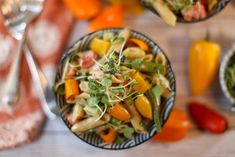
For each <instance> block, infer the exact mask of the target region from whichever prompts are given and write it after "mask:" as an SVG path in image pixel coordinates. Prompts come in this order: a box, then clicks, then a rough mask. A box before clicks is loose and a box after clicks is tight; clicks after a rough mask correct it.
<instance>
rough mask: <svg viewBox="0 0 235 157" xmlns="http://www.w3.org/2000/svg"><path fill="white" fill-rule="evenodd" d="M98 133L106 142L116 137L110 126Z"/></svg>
mask: <svg viewBox="0 0 235 157" xmlns="http://www.w3.org/2000/svg"><path fill="white" fill-rule="evenodd" d="M99 135H100V137H101V138H102V139H103V140H104V141H105V142H106V143H108V144H112V143H113V142H114V141H115V139H116V137H117V133H116V131H115V130H114V129H112V128H109V129H108V130H104V131H101V132H99Z"/></svg>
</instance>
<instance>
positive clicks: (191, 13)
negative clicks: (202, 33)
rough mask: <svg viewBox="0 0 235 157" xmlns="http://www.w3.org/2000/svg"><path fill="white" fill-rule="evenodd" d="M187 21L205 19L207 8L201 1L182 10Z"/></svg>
mask: <svg viewBox="0 0 235 157" xmlns="http://www.w3.org/2000/svg"><path fill="white" fill-rule="evenodd" d="M181 13H182V15H183V18H184V20H185V21H192V20H195V19H196V20H197V19H203V18H205V17H206V9H205V7H204V6H203V5H202V4H201V3H199V2H198V3H196V4H195V5H191V6H189V7H187V8H184V9H183V10H182V11H181Z"/></svg>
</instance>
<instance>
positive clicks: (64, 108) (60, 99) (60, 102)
mask: <svg viewBox="0 0 235 157" xmlns="http://www.w3.org/2000/svg"><path fill="white" fill-rule="evenodd" d="M121 30H122V28H110V29H104V30H100V31H96V32H94V33H91V34H88V35H86V36H84V37H82V38H81V39H80V40H78V41H77V42H76V43H75V44H74V45H73V46H72V47H71V48H69V50H68V51H67V52H66V53H65V54H64V55H63V56H62V59H61V62H60V64H59V66H58V71H57V75H56V80H55V82H57V81H59V80H60V78H61V75H62V70H63V66H64V61H65V59H66V58H67V57H68V56H69V55H70V54H71V53H73V52H80V51H84V50H87V49H88V46H89V43H90V41H91V40H92V39H93V38H94V37H97V36H101V35H102V34H103V33H104V32H114V33H119V32H120V31H121ZM131 33H132V36H133V37H135V38H138V39H141V40H143V41H145V42H146V43H147V44H148V45H149V47H150V48H151V49H152V53H153V54H156V53H159V52H163V51H162V49H161V48H160V47H159V46H158V45H157V44H156V43H155V42H154V41H153V40H151V39H149V38H148V37H146V36H145V35H143V34H141V33H138V32H136V31H131ZM165 57H166V58H167V56H166V55H165ZM167 62H168V68H167V75H166V77H167V78H168V80H169V81H170V86H171V88H172V90H173V92H174V94H173V95H172V96H171V97H169V98H168V99H167V100H166V101H165V102H163V103H162V104H161V105H162V106H161V110H160V118H161V122H162V126H163V125H164V124H165V122H166V121H167V119H168V117H169V115H170V113H171V110H172V108H173V105H174V101H175V93H176V82H175V75H174V72H173V70H172V67H171V64H170V62H169V60H168V58H167ZM56 101H57V106H58V108H59V111H60V113H61V116H62V119H63V121H64V122H65V124H66V125H67V127H68V128H69V129H71V126H70V124H69V123H68V122H67V120H66V118H65V115H66V114H67V113H68V112H69V111H70V110H71V105H66V102H65V98H64V96H61V95H59V94H56ZM156 132H157V130H156V127H155V125H154V124H153V125H152V126H151V127H150V128H149V130H148V133H147V134H137V135H136V136H135V137H134V138H133V139H130V140H128V141H126V142H124V143H122V144H112V145H110V144H106V143H104V142H103V141H102V140H101V138H100V137H99V136H98V135H96V134H94V133H84V134H76V133H74V134H75V135H76V136H77V137H79V138H80V139H81V140H83V141H84V142H86V143H88V144H90V145H93V146H96V147H99V148H103V149H112V150H120V149H127V148H131V147H134V146H137V145H139V144H141V143H143V142H145V141H147V140H148V139H150V138H151V137H152V136H154V135H155V134H156Z"/></svg>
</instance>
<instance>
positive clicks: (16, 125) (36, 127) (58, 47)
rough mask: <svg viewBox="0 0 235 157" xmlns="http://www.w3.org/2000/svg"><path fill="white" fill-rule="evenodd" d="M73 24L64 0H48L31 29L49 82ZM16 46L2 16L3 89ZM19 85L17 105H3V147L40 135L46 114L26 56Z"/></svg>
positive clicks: (29, 37)
mask: <svg viewBox="0 0 235 157" xmlns="http://www.w3.org/2000/svg"><path fill="white" fill-rule="evenodd" d="M73 23H74V20H73V17H72V15H71V14H70V12H69V11H68V10H67V9H66V8H65V6H64V5H63V1H62V0H47V1H46V3H45V8H44V10H43V12H42V13H41V14H40V16H39V17H38V18H37V19H36V20H35V21H34V22H33V23H32V24H31V26H30V27H29V29H28V33H27V43H28V44H29V46H30V49H31V50H32V53H33V55H34V57H35V59H36V61H37V63H39V65H40V67H41V68H42V70H43V71H44V73H45V74H46V77H47V79H48V81H49V82H53V81H54V80H53V79H54V78H53V75H54V74H55V70H56V63H57V62H58V60H59V58H60V56H61V53H62V52H63V51H64V48H65V46H66V42H67V40H68V37H69V34H70V32H71V30H72V26H73ZM16 46H17V42H16V41H15V40H14V39H13V38H12V37H11V36H10V35H9V33H8V32H7V29H6V28H5V27H4V25H3V22H2V17H0V89H2V87H3V84H4V81H5V78H6V75H7V73H8V72H9V68H10V65H11V63H12V61H13V60H14V55H15V54H14V50H15V49H16ZM19 88H20V89H19V91H20V99H19V102H18V103H17V105H16V108H14V109H12V108H10V107H8V106H6V105H4V104H3V105H2V104H0V150H3V149H6V148H12V147H16V146H19V145H23V144H25V143H29V142H30V141H32V140H34V139H36V138H37V137H38V135H39V133H40V130H41V128H42V126H43V122H44V119H45V116H44V114H43V111H42V108H41V105H40V102H39V101H38V98H37V95H36V93H35V90H34V85H33V82H32V79H31V74H30V71H29V69H28V65H27V62H26V60H25V58H24V56H23V59H22V66H21V72H20V87H19ZM0 94H1V93H0Z"/></svg>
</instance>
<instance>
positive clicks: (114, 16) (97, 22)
mask: <svg viewBox="0 0 235 157" xmlns="http://www.w3.org/2000/svg"><path fill="white" fill-rule="evenodd" d="M123 22H124V9H123V6H122V5H120V4H114V5H111V6H109V7H107V8H106V9H104V10H103V11H102V12H101V13H100V14H98V16H97V17H96V18H95V19H94V20H92V21H91V23H90V25H89V27H88V32H93V31H96V30H100V29H104V28H109V27H122V26H123Z"/></svg>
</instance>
